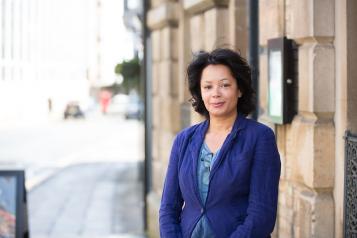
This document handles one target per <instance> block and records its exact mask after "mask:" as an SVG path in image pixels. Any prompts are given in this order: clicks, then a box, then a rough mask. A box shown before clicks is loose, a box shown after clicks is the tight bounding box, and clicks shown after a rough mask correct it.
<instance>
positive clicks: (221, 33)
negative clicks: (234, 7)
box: [196, 8, 229, 51]
mask: <svg viewBox="0 0 357 238" xmlns="http://www.w3.org/2000/svg"><path fill="white" fill-rule="evenodd" d="M228 16H229V14H228V8H212V9H210V10H208V11H206V12H205V13H204V22H205V23H204V25H205V30H204V48H205V50H207V51H212V50H213V49H215V48H217V47H223V46H226V47H227V45H228V44H229V32H228V30H229V28H228V27H229V26H228V20H229V18H228ZM196 34H197V33H196ZM196 37H197V35H196Z"/></svg>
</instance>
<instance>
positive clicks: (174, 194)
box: [159, 137, 183, 238]
mask: <svg viewBox="0 0 357 238" xmlns="http://www.w3.org/2000/svg"><path fill="white" fill-rule="evenodd" d="M179 150H180V143H179V142H178V137H176V139H175V141H174V144H173V146H172V149H171V155H170V160H169V165H168V168H167V172H166V178H165V183H164V189H163V193H162V198H161V205H160V212H159V223H160V237H161V238H175V237H177V238H179V237H180V238H181V237H182V233H181V227H180V214H181V210H182V205H183V199H182V194H181V190H180V186H179V180H178V170H179V168H178V162H179V153H178V152H179Z"/></svg>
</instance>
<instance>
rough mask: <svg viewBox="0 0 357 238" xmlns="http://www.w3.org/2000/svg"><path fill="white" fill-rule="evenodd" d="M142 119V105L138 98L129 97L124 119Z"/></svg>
mask: <svg viewBox="0 0 357 238" xmlns="http://www.w3.org/2000/svg"><path fill="white" fill-rule="evenodd" d="M143 117H144V103H143V102H142V101H141V99H140V98H139V97H129V102H128V104H127V107H126V111H125V118H126V119H137V120H141V119H142V118H143Z"/></svg>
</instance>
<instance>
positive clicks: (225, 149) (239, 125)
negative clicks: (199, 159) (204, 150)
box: [210, 114, 246, 179]
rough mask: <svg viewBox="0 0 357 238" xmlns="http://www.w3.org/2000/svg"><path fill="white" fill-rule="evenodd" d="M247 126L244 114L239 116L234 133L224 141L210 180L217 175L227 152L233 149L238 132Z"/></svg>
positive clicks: (234, 126) (235, 122) (233, 129)
mask: <svg viewBox="0 0 357 238" xmlns="http://www.w3.org/2000/svg"><path fill="white" fill-rule="evenodd" d="M245 125H246V118H245V117H244V115H242V114H238V116H237V118H236V120H235V121H234V125H233V128H232V131H231V132H230V133H229V134H228V136H227V138H226V140H225V141H224V143H223V145H222V148H221V150H220V152H219V154H218V157H217V160H216V162H215V163H214V164H213V167H212V170H211V173H210V179H212V177H213V175H214V174H215V173H216V171H217V169H218V167H219V166H220V164H221V163H222V161H223V160H224V158H225V156H226V154H227V152H228V151H229V149H230V148H231V146H232V144H233V142H234V141H235V138H236V137H237V134H238V131H239V130H241V129H243V128H244V127H245Z"/></svg>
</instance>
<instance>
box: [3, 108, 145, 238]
mask: <svg viewBox="0 0 357 238" xmlns="http://www.w3.org/2000/svg"><path fill="white" fill-rule="evenodd" d="M143 133H144V131H143V124H142V123H141V122H139V121H136V120H124V119H123V118H121V117H118V116H111V115H107V116H102V115H100V114H94V115H91V116H90V117H87V118H86V119H84V120H68V121H62V120H54V121H50V122H46V123H42V124H41V125H40V124H38V125H31V126H14V127H6V128H1V127H0V148H1V149H0V166H1V168H20V169H22V168H23V169H25V171H26V187H27V190H28V193H27V195H28V211H29V225H30V236H31V237H35V238H50V237H51V238H60V237H61V238H65V237H68V238H69V237H71V238H72V237H73V238H74V237H76V238H77V237H81V238H84V237H86V238H90V237H143V236H142V235H143V193H142V192H143V178H142V173H141V171H142V164H143V158H144V144H143V135H144V134H143Z"/></svg>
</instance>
